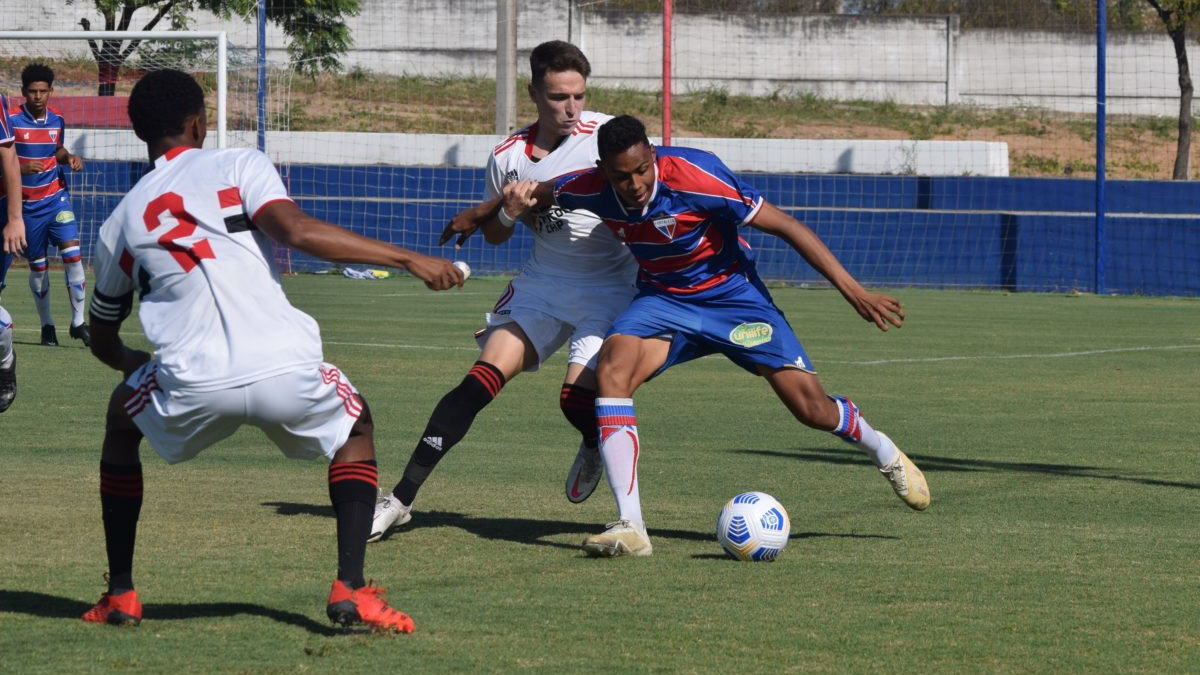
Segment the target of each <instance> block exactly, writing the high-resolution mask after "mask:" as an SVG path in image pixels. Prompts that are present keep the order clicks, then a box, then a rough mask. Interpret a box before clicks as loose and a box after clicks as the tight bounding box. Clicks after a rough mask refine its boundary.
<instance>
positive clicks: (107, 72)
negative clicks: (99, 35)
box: [96, 40, 124, 96]
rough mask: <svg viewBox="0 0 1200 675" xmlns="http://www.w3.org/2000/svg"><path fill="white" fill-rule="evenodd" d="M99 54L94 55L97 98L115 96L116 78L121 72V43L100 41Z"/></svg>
mask: <svg viewBox="0 0 1200 675" xmlns="http://www.w3.org/2000/svg"><path fill="white" fill-rule="evenodd" d="M100 45H101V47H100V52H99V53H98V54H96V75H97V78H96V79H97V81H98V82H99V85H100V86H99V89H98V90H97V92H96V94H97V95H98V96H115V95H116V93H117V77H118V75H119V74H120V72H121V63H122V62H123V61H124V59H122V58H121V42H120V41H114V40H102V41H101V43H100Z"/></svg>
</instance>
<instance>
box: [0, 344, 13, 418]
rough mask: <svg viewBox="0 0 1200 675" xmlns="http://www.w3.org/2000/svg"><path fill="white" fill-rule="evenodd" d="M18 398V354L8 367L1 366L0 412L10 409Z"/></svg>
mask: <svg viewBox="0 0 1200 675" xmlns="http://www.w3.org/2000/svg"><path fill="white" fill-rule="evenodd" d="M16 398H17V355H16V354H13V355H12V363H10V364H9V365H8V367H7V368H3V367H0V413H2V412H4V411H5V410H8V407H9V406H11V405H12V404H13V400H14V399H16Z"/></svg>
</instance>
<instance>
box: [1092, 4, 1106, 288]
mask: <svg viewBox="0 0 1200 675" xmlns="http://www.w3.org/2000/svg"><path fill="white" fill-rule="evenodd" d="M1105 3H1106V0H1096V8H1097V11H1096V233H1095V239H1096V262H1095V265H1096V279H1095V286H1096V288H1095V291H1096V294H1097V295H1102V294H1103V293H1104V292H1105V288H1104V263H1105V260H1104V258H1105V255H1104V253H1105V251H1104V180H1105V176H1104V162H1105V159H1104V144H1105V139H1104V126H1105V122H1104V116H1105V107H1106V106H1105V98H1106V96H1107V94H1106V92H1105V80H1104V74H1105V73H1104V71H1105V70H1106V69H1107V63H1106V55H1105V51H1104V43H1105V42H1106V41H1107V39H1108V25H1107V24H1108V17H1107V12H1106V8H1105Z"/></svg>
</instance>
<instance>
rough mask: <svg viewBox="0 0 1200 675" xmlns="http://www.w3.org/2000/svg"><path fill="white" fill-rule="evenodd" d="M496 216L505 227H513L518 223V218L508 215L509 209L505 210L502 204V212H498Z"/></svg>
mask: <svg viewBox="0 0 1200 675" xmlns="http://www.w3.org/2000/svg"><path fill="white" fill-rule="evenodd" d="M496 218H497V219H499V220H500V224H501V225H503V226H505V227H512V226H513V225H515V224H516V223H517V219H516V218H513V217H512V216H510V215H508V211H505V210H504V206H503V205H501V206H500V213H497V214H496Z"/></svg>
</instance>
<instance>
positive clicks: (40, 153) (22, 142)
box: [8, 105, 67, 204]
mask: <svg viewBox="0 0 1200 675" xmlns="http://www.w3.org/2000/svg"><path fill="white" fill-rule="evenodd" d="M8 119H9V122H10V123H11V124H12V131H13V134H14V135H15V136H16V137H17V161H18V162H20V164H21V166H26V165H29V164H34V165H36V166H38V167H40V168H41V170H40V171H38V172H36V173H24V172H22V173H21V196H22V197H23V198H24V200H25V203H26V204H32V203H34V202H40V201H41V200H43V199H47V198H49V197H53V196H55V195H57V194H58V193H59V192H61V191H63V190H64V189H66V187H67V184H66V181H64V180H63V178H62V172H61V171H60V170H59V166H58V160H57V159H55V157H54V153H56V152H58V149H59V148H61V147H62V146H63V136H64V135H65V133H66V121H65V120H63V117H62V115H60V114H58V112H57V111H55V110H54V109H53V108H50V107H47V108H46V116H45V117H43V118H42V119H40V120H39V119H34V117H33V115H31V114H29V111H28V110H27V109H26V108H25V106H24V105H21V106H18V107H14V108H12V109H11V110H9V111H8Z"/></svg>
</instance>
